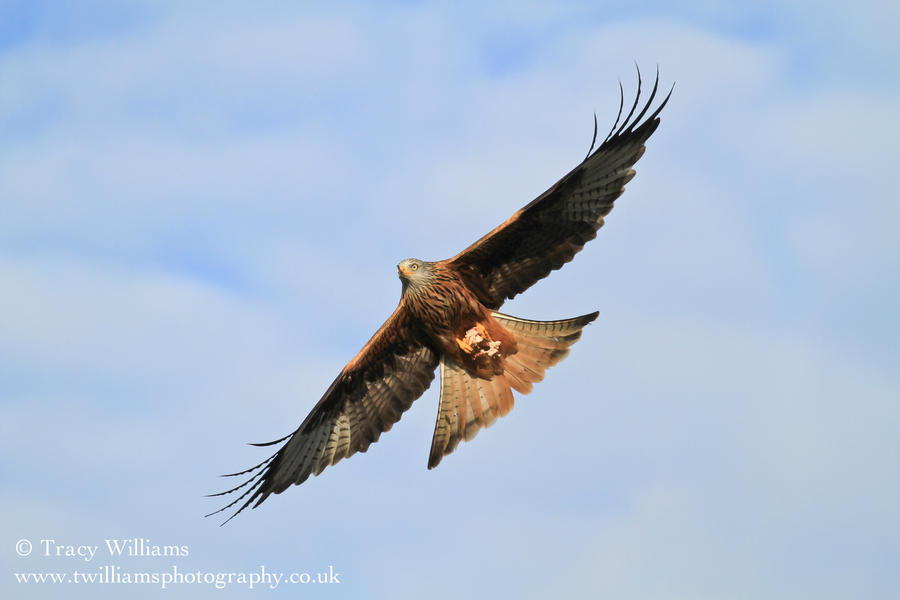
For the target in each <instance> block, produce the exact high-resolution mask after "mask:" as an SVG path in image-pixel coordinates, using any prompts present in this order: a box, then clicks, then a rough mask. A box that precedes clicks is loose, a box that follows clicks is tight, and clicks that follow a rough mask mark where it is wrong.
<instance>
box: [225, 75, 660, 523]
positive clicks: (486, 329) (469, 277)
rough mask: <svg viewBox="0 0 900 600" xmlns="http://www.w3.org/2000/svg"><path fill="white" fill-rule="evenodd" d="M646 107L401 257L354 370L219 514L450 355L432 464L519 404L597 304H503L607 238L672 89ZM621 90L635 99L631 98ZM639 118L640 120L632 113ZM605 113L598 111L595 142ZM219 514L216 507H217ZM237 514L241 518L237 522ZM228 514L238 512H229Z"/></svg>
mask: <svg viewBox="0 0 900 600" xmlns="http://www.w3.org/2000/svg"><path fill="white" fill-rule="evenodd" d="M658 83H659V77H658V76H657V79H656V82H655V83H654V86H653V90H652V91H651V93H650V98H649V100H647V102H646V103H645V105H644V106H643V108H642V110H641V111H640V112H639V113H638V114H637V116H635V115H634V113H635V111H636V110H637V107H638V102H639V99H640V95H641V83H640V72H638V91H637V94H636V97H635V100H634V104H633V105H632V107H631V110H630V111H629V113H628V115H627V116H626V117H625V119H624V120H622V122H621V124H620V123H619V121H620V119H621V116H622V108H623V105H624V103H620V105H619V116H618V117H617V118H616V122H615V124H614V125H613V127H612V129H611V130H610V133H609V134H608V135H607V137H606V139H605V140H604V141H603V143H601V144H600V146H599V147H598V148H597V149H596V150H594V144H593V143H592V144H591V150H590V151H588V155H587V157H586V158H585V159H584V160H583V161H582V162H581V163H580V164H579V165H578V166H576V167H575V168H574V169H572V171H570V172H569V173H568V174H566V175H565V176H564V177H563V178H562V179H560V180H559V181H558V182H556V183H555V184H554V185H553V186H551V187H550V189H548V190H547V191H546V192H544V193H543V194H541V195H540V196H538V197H537V198H536V199H535V200H534V201H532V202H531V203H529V204H528V205H527V206H525V207H524V208H522V209H521V210H519V211H518V212H516V213H515V214H514V215H513V216H512V217H510V218H509V219H508V220H507V221H506V222H505V223H503V224H501V225H500V226H498V227H497V228H496V229H494V230H493V231H491V232H490V233H488V234H487V235H485V236H484V237H482V238H481V239H480V240H478V241H477V242H475V243H474V244H472V245H471V246H469V247H468V248H466V249H465V250H463V251H462V252H460V253H459V254H457V255H456V256H454V257H453V258H451V259H448V260H443V261H439V262H426V261H421V260H417V259H406V260H404V261H402V262H401V263H400V264H399V265H398V266H397V269H398V272H399V276H400V279H401V281H402V283H403V292H402V294H401V297H400V304H399V305H398V306H397V308H396V310H394V312H393V314H392V315H391V316H390V317H389V318H388V320H387V321H386V322H385V323H384V325H382V326H381V328H380V329H379V330H378V331H377V332H376V333H375V335H374V336H372V339H370V340H369V342H368V343H367V344H366V345H365V346H364V347H363V348H362V350H360V352H359V353H358V354H357V355H356V356H355V357H354V358H353V359H352V360H351V361H350V362H349V363H347V365H346V366H345V367H344V368H343V370H342V371H341V372H340V374H339V375H338V376H337V378H336V379H335V380H334V382H333V383H332V384H331V386H330V387H329V388H328V390H327V391H326V392H325V394H324V395H323V396H322V398H321V399H320V400H319V402H318V403H317V404H316V405H315V406H314V407H313V409H312V411H311V412H310V413H309V415H308V416H307V417H306V419H304V420H303V423H301V424H300V427H298V428H297V429H296V430H295V431H294V432H293V433H291V434H289V435H287V436H285V437H283V438H281V439H278V440H275V441H273V442H269V443H266V444H257V445H259V446H270V445H274V444H278V443H281V442H285V443H284V445H283V446H282V447H281V448H280V449H279V450H278V451H277V452H275V454H273V455H272V456H270V457H269V458H267V459H266V460H264V461H263V462H261V463H259V464H258V465H256V466H254V467H251V468H250V469H247V470H244V471H241V472H239V473H232V474H231V476H234V475H248V476H249V479H248V480H247V481H245V482H244V483H242V484H241V485H239V486H237V487H235V488H232V489H230V490H227V491H225V492H221V493H220V494H213V495H214V496H221V495H224V494H230V493H233V492H236V491H239V490H242V489H244V488H246V490H244V491H243V493H242V494H241V495H240V496H239V497H238V498H236V499H235V500H234V501H233V502H231V503H230V504H228V505H227V506H225V507H223V508H221V509H219V510H218V511H216V513H218V512H221V511H223V510H226V509H228V508H230V507H232V506H234V505H236V504H238V503H240V502H242V501H243V503H242V504H240V506H239V507H238V509H237V510H236V511H235V513H234V514H233V515H232V516H231V517H230V518H233V517H234V516H235V515H237V514H238V513H240V512H241V511H242V510H244V509H245V508H246V507H247V506H249V505H250V504H251V503H254V502H255V504H254V505H253V506H254V507H256V506H259V504H260V503H262V502H263V501H264V500H265V499H266V498H268V497H269V496H270V495H271V494H278V493H281V492H283V491H284V490H286V489H287V488H288V487H290V486H291V485H296V484H300V483H303V482H304V481H306V479H307V478H308V477H309V476H310V474H312V475H318V474H319V473H321V472H322V470H323V469H325V467H327V466H329V465H333V464H335V463H336V462H338V461H339V460H341V459H342V458H346V457H349V456H351V455H353V454H355V453H356V452H365V451H366V449H367V448H368V447H369V445H370V444H371V443H373V442H375V441H377V440H378V438H379V436H380V435H381V434H382V433H383V432H385V431H388V430H389V429H390V428H391V427H392V426H393V425H394V423H396V422H397V421H398V420H399V419H400V416H401V415H402V414H403V412H404V411H406V410H407V409H408V408H409V407H410V406H411V405H412V403H413V401H414V400H416V398H418V397H419V396H421V395H422V393H423V392H424V391H425V390H426V389H427V388H428V386H429V385H430V384H431V381H432V379H433V378H434V371H435V369H436V368H437V367H438V366H439V365H440V372H441V394H440V405H439V408H438V415H437V422H436V423H435V428H434V437H433V440H432V444H431V452H430V454H429V457H428V468H429V469H430V468H433V467H435V466H437V465H438V463H439V462H440V461H441V459H442V458H443V457H444V456H445V455H447V454H450V453H451V452H453V450H454V449H455V448H456V446H457V444H458V443H459V442H460V440H470V439H472V438H473V437H475V435H476V434H477V433H478V431H479V430H480V429H482V428H484V427H487V426H489V425H490V424H491V423H493V422H494V420H495V419H497V418H498V417H502V416H503V415H505V414H507V413H508V412H509V411H510V410H511V409H512V407H513V394H512V390H513V389H515V390H516V391H518V392H519V393H522V394H527V393H529V392H530V391H531V389H532V386H533V385H534V384H535V383H537V382H538V381H541V379H543V377H544V372H545V370H546V369H548V368H549V367H551V366H553V365H554V364H556V363H557V362H559V361H560V360H562V359H563V358H565V356H566V355H567V354H568V353H569V347H570V346H571V345H572V344H574V343H575V342H576V341H577V340H578V338H579V337H580V336H581V330H582V328H583V327H584V326H585V325H586V324H588V323H590V322H591V321H593V320H594V319H595V318H596V317H597V314H598V313H596V312H594V313H591V314H588V315H584V316H581V317H576V318H574V319H565V320H562V321H528V320H525V319H518V318H516V317H511V316H508V315H504V314H501V313H499V312H496V311H497V309H499V308H500V306H501V305H502V304H503V302H504V301H506V300H507V299H510V298H512V297H514V296H515V295H516V294H519V293H521V292H523V291H524V290H526V289H528V288H529V287H530V286H531V285H532V284H534V283H535V282H536V281H537V280H539V279H541V278H543V277H546V276H547V275H548V274H549V273H550V271H552V270H554V269H559V268H560V267H562V265H563V264H564V263H566V262H568V261H570V260H572V257H573V256H574V255H575V253H577V252H578V251H579V250H581V249H582V248H583V247H584V245H585V243H587V242H588V241H590V240H591V239H593V238H594V237H596V235H597V230H598V229H600V227H601V226H602V225H603V219H604V217H605V216H606V215H607V214H608V213H609V211H610V210H612V207H613V202H614V201H615V200H616V198H618V197H619V196H620V195H621V194H622V192H623V191H624V189H625V188H624V186H625V184H626V183H627V182H628V181H630V180H631V178H632V177H634V170H633V169H632V166H633V165H634V164H635V163H636V162H637V160H638V159H639V158H640V157H641V155H642V154H643V153H644V142H645V141H646V140H647V138H649V137H650V135H651V134H652V133H653V132H654V131H655V130H656V127H657V126H658V125H659V118H658V115H659V113H660V111H661V110H662V108H663V107H664V106H665V104H666V102H667V101H668V99H669V96H670V95H671V90H670V91H669V95H667V96H666V97H665V98H664V99H663V100H662V102H660V104H659V106H658V107H657V108H656V109H655V110H654V111H653V113H652V114H650V115H649V116H648V117H647V118H646V119H644V116H645V115H646V113H647V112H648V110H649V109H650V108H651V105H652V104H653V100H654V98H655V97H656V92H657V87H658ZM619 89H620V97H621V98H622V99H623V100H624V96H623V95H622V94H621V92H622V89H621V85H620V87H619ZM632 117H634V118H632ZM596 138H597V122H596V117H595V119H594V142H596ZM210 514H215V513H210ZM230 518H229V520H230ZM226 522H227V521H226Z"/></svg>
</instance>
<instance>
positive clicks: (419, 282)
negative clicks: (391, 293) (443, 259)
mask: <svg viewBox="0 0 900 600" xmlns="http://www.w3.org/2000/svg"><path fill="white" fill-rule="evenodd" d="M432 264H433V263H429V262H425V261H424V260H419V259H418V258H407V259H406V260H402V261H400V264H399V265H397V275H399V276H400V281H402V282H403V291H404V292H405V291H406V290H407V289H408V288H412V289H414V290H415V289H418V288H419V287H421V286H423V285H426V284H428V283H429V282H430V281H431V277H432V274H433V270H432Z"/></svg>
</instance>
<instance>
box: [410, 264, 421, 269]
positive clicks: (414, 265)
mask: <svg viewBox="0 0 900 600" xmlns="http://www.w3.org/2000/svg"><path fill="white" fill-rule="evenodd" d="M418 268H419V265H418V264H417V263H413V264H411V265H409V270H410V271H415V270H416V269H418Z"/></svg>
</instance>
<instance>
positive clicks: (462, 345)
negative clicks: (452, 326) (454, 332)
mask: <svg viewBox="0 0 900 600" xmlns="http://www.w3.org/2000/svg"><path fill="white" fill-rule="evenodd" d="M456 343H457V345H458V346H459V347H460V348H461V349H462V351H463V352H465V353H466V354H472V350H473V348H472V346H470V345H469V344H467V343H466V342H465V340H461V339H457V340H456Z"/></svg>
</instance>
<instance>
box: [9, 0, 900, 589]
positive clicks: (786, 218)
mask: <svg viewBox="0 0 900 600" xmlns="http://www.w3.org/2000/svg"><path fill="white" fill-rule="evenodd" d="M186 4H187V3H177V2H153V3H140V2H135V3H128V4H124V3H107V2H99V1H97V2H89V3H79V4H78V5H77V7H73V6H69V5H67V6H66V7H63V6H61V5H59V4H58V3H42V2H0V81H2V82H3V84H2V85H0V406H2V411H3V418H2V419H0V432H2V435H0V445H2V448H3V456H4V475H5V476H4V477H3V478H2V482H0V489H2V496H0V505H2V510H3V514H4V515H5V519H4V526H3V528H2V533H3V535H2V539H0V560H2V563H3V565H4V567H5V570H6V575H4V579H3V584H2V586H3V588H4V589H5V590H7V592H5V593H4V596H6V597H13V596H14V597H22V598H43V597H58V596H59V594H60V588H59V587H56V588H54V587H52V586H51V585H49V584H47V585H44V586H38V585H33V584H32V585H29V586H25V585H20V584H16V583H15V579H14V575H13V574H14V573H16V572H26V571H72V570H75V569H77V568H83V569H85V570H88V571H90V570H96V569H97V568H99V567H100V566H101V564H115V565H117V566H120V567H121V568H122V569H123V570H133V571H137V570H143V571H164V570H166V569H169V568H171V566H172V565H173V564H175V565H177V567H178V568H179V569H183V570H185V571H188V570H193V571H196V570H203V571H206V572H228V571H234V572H239V571H244V572H250V571H254V570H258V569H259V566H260V565H264V566H265V567H266V569H267V570H269V571H284V572H290V571H297V572H303V571H312V572H317V571H321V570H327V567H328V565H334V568H335V570H337V571H338V572H340V573H341V581H342V583H341V584H340V585H333V586H313V587H310V586H304V587H301V588H299V592H298V591H297V586H293V587H292V586H288V585H281V586H279V587H278V588H277V589H274V590H269V589H255V590H253V593H255V594H257V595H258V596H260V597H263V596H265V597H275V596H280V597H293V595H295V594H296V593H302V594H306V595H309V596H310V597H320V596H321V597H326V598H357V597H361V596H362V595H363V594H365V595H366V596H367V597H375V598H381V597H385V598H386V597H390V598H419V597H433V598H451V597H452V598H458V597H460V596H461V595H463V594H465V595H466V596H470V597H488V596H491V595H495V596H496V595H498V594H503V595H504V596H507V597H521V598H544V597H547V596H548V595H549V594H551V593H552V594H554V595H559V596H560V597H611V598H636V599H642V598H660V597H681V598H692V599H695V598H725V597H727V598H762V597H765V598H785V599H787V598H799V597H805V598H813V597H814V598H822V599H827V598H848V597H867V598H880V597H893V596H895V595H896V593H897V591H898V589H900V576H898V571H897V568H896V559H895V558H894V557H896V556H898V555H900V511H898V509H897V507H898V506H900V478H898V477H897V473H898V460H897V458H898V456H900V438H898V436H897V432H898V431H900V405H898V398H900V370H898V369H897V365H898V364H900V351H898V345H897V341H896V340H897V339H898V337H900V318H898V316H897V315H898V313H897V306H898V305H900V277H898V273H900V269H898V263H900V241H898V239H897V236H896V231H898V230H900V208H898V204H897V202H896V199H897V198H898V197H900V185H898V181H900V180H898V173H897V168H896V167H897V157H898V156H900V145H898V139H900V120H898V119H897V117H896V107H897V106H898V105H900V76H898V73H897V70H896V68H895V65H896V64H897V61H898V59H900V46H898V44H897V43H896V39H895V38H896V32H895V30H894V29H895V26H894V24H895V23H896V22H897V17H898V14H897V13H898V9H897V8H896V7H894V6H893V5H890V4H888V3H884V4H878V3H862V4H860V5H859V6H858V7H857V8H855V9H854V10H853V11H850V12H848V11H845V10H842V8H841V7H837V6H836V7H834V8H831V7H829V6H825V5H820V4H817V3H816V4H814V3H809V2H787V3H760V4H756V5H753V6H752V7H751V6H750V5H746V4H741V3H734V4H730V5H729V4H727V3H706V2H694V3H687V4H684V5H682V6H680V7H678V8H674V7H672V6H671V5H670V4H665V5H656V3H652V2H650V3H637V4H632V5H631V7H630V8H622V7H621V6H620V3H615V4H613V3H610V4H609V5H607V6H603V5H602V4H600V3H556V4H554V5H553V6H552V7H548V6H542V5H539V4H531V3H499V4H496V5H493V6H491V7H483V6H480V5H478V4H455V5H454V6H453V8H451V7H450V5H444V4H436V3H417V2H398V3H388V4H356V5H349V4H348V5H329V7H327V8H323V7H317V6H306V5H301V4H295V3H287V2H284V3H277V2H276V3H267V4H266V5H265V6H259V5H254V6H253V7H249V5H246V4H244V3H236V2H233V3H215V4H214V5H213V4H203V3H197V4H193V5H191V6H187V5H186ZM635 62H637V63H638V64H639V65H640V66H641V67H642V68H643V70H644V72H645V74H650V73H652V72H653V69H654V68H656V66H657V65H659V70H660V78H661V81H662V83H663V85H665V86H668V85H670V84H671V83H672V82H675V83H676V87H675V92H674V94H673V97H672V100H671V102H670V103H669V105H668V106H667V107H666V109H665V111H664V113H663V120H662V125H661V126H660V128H659V130H658V131H657V133H656V134H654V137H653V138H652V139H651V140H650V143H649V145H648V149H647V153H646V154H645V156H644V157H643V158H642V159H641V161H640V162H639V163H638V165H637V171H638V175H637V177H636V178H635V179H634V180H633V181H632V182H631V183H630V184H629V186H628V190H627V192H626V194H625V195H624V196H623V197H622V198H621V199H620V201H619V202H618V203H617V207H616V209H615V211H613V213H612V214H611V215H610V217H609V218H608V220H607V225H606V226H605V227H604V228H603V229H602V230H601V232H600V234H599V236H598V238H597V239H596V240H595V241H593V242H591V244H589V245H588V246H587V248H586V249H585V250H584V252H583V253H581V254H579V255H578V257H577V258H576V259H575V260H574V261H573V262H572V263H571V264H569V265H567V266H566V267H565V268H564V269H563V270H562V271H559V272H556V273H554V274H553V275H552V276H551V277H550V278H548V279H547V280H544V281H542V282H540V283H539V284H537V285H536V286H535V287H534V288H532V289H531V290H529V291H528V293H526V294H524V295H523V296H521V297H519V298H516V300H515V301H513V302H511V303H509V304H507V305H506V306H505V309H504V310H505V311H506V312H508V313H510V314H514V315H517V316H522V317H527V318H537V319H552V318H563V317H569V316H574V315H577V314H583V313H586V312H590V311H592V310H599V311H600V313H601V316H600V318H599V319H598V320H597V322H596V323H595V324H593V325H591V326H590V327H589V328H588V329H587V330H586V332H585V335H584V337H583V339H582V341H580V342H579V343H578V345H577V346H576V347H575V348H574V350H573V352H572V354H571V356H570V357H569V358H568V359H566V361H564V362H563V363H561V364H560V365H559V366H557V367H555V368H554V369H553V370H551V371H550V372H549V374H548V376H547V378H546V380H545V381H544V382H542V383H541V384H540V385H538V386H536V388H535V391H534V392H533V393H532V394H531V395H529V396H526V397H518V398H517V406H516V409H515V410H514V411H513V412H512V413H511V414H510V415H509V416H507V417H506V418H504V419H503V420H501V421H500V422H498V423H496V424H495V425H494V426H493V427H491V428H490V429H489V430H487V431H486V432H483V433H482V434H481V435H479V436H478V438H477V439H476V440H474V441H472V442H470V443H466V444H463V445H462V446H461V447H460V448H458V449H457V451H456V452H455V453H454V454H453V455H451V456H450V457H448V458H447V459H445V460H444V461H443V462H442V463H441V465H440V467H439V468H438V469H436V470H434V471H430V472H429V471H427V470H426V468H425V465H426V459H427V455H428V449H429V444H430V439H431V434H432V430H433V423H434V416H435V412H436V409H437V386H434V388H433V389H431V390H429V391H428V392H426V394H425V395H424V396H423V397H422V398H421V399H420V400H419V401H418V402H416V403H415V405H414V406H413V408H412V409H411V410H410V411H409V412H408V413H407V414H406V415H405V416H404V418H403V420H402V421H401V422H400V423H399V424H398V425H397V426H395V427H394V429H393V430H392V431H391V432H390V433H388V434H386V435H384V436H383V437H382V439H381V441H379V442H378V444H376V445H374V446H372V447H371V448H370V450H369V452H367V453H366V454H363V455H358V456H354V457H353V458H352V459H351V460H348V461H344V462H342V463H340V464H339V465H337V466H335V467H333V468H330V469H328V470H327V471H325V473H324V474H323V475H322V476H320V477H317V478H314V479H313V480H311V481H308V482H307V483H305V484H304V485H303V486H301V487H298V488H293V489H291V490H289V491H288V492H286V493H284V494H282V495H280V496H274V497H272V498H270V499H269V500H268V501H267V502H266V503H265V504H264V505H263V506H262V507H261V508H260V509H258V510H255V511H250V512H247V513H245V514H242V515H241V516H240V517H239V518H238V519H235V520H234V521H232V522H231V523H229V524H228V526H227V527H224V528H219V527H218V526H217V525H218V521H213V520H211V519H203V518H202V515H203V514H205V513H206V512H209V511H210V510H211V509H214V508H217V507H218V503H217V502H216V501H213V500H209V499H206V498H203V494H206V493H209V492H212V491H218V490H219V489H223V486H224V485H225V484H227V482H225V481H223V480H221V479H219V478H218V477H216V475H217V474H219V473H224V472H231V471H234V470H237V469H239V468H243V467H245V466H250V465H251V464H254V463H255V462H258V461H259V460H261V459H262V458H263V457H264V456H265V455H266V454H265V453H264V452H263V451H261V450H259V449H256V448H252V447H248V446H246V445H244V442H255V441H265V440H269V439H274V438H276V437H280V436H281V435H283V434H285V433H287V432H288V431H291V430H293V429H294V428H295V427H296V425H297V424H298V423H299V422H300V420H302V418H303V417H304V416H305V415H306V413H307V412H308V410H309V409H310V408H311V407H312V405H313V404H314V403H315V402H316V401H317V400H318V398H319V397H320V395H321V393H322V392H323V391H324V390H325V388H326V387H327V385H328V384H329V383H330V382H331V380H332V379H333V378H334V376H335V374H336V373H337V372H338V371H339V370H340V368H341V367H342V366H343V365H344V363H345V362H346V361H347V360H348V359H349V358H351V357H352V356H353V355H354V354H355V353H356V351H357V350H358V349H359V347H360V346H361V345H362V344H363V343H364V342H365V341H366V340H367V339H368V338H369V336H370V335H371V334H372V333H373V332H374V331H375V329H376V328H377V327H378V326H379V325H380V324H381V322H382V321H383V320H384V319H385V318H386V317H387V315H388V314H389V313H390V311H391V310H392V309H393V307H394V306H395V305H396V302H397V299H398V297H399V293H400V284H399V281H397V279H396V271H395V265H396V263H397V262H398V261H399V260H401V259H403V258H406V257H408V256H417V257H421V258H424V259H440V258H446V257H448V256H451V255H453V254H455V253H456V252H457V251H458V250H459V249H460V248H462V247H464V246H465V245H467V244H469V243H471V242H472V241H474V240H475V239H477V238H478V237H480V236H481V235H482V234H483V233H485V232H487V231H488V230H490V229H491V228H492V227H494V226H495V225H496V224H497V223H499V222H501V221H502V220H503V219H505V218H507V217H508V216H509V215H510V214H511V213H512V212H513V211H515V210H516V209H518V208H519V207H520V206H522V205H524V204H525V203H527V202H528V201H530V200H531V199H532V198H534V197H535V196H536V195H538V194H539V193H540V192H542V191H543V190H544V189H546V188H547V187H548V186H549V185H550V184H551V183H553V182H554V181H556V180H557V179H558V178H559V176H560V175H562V174H563V173H565V172H566V171H567V170H568V169H569V168H571V167H572V166H573V165H574V164H575V163H576V162H577V161H578V160H580V159H581V158H582V157H583V155H584V152H585V151H586V149H587V146H588V145H589V142H590V134H591V131H592V125H593V124H592V115H593V113H594V112H595V111H596V112H597V114H598V118H599V120H600V124H601V129H602V125H603V124H604V123H607V124H608V123H609V122H611V120H612V119H614V117H615V110H616V108H617V106H618V82H619V81H620V80H621V81H622V83H623V85H624V88H625V91H626V94H628V93H630V92H633V90H634V87H635V83H636V82H635V75H634V63H635ZM127 537H142V538H147V539H149V540H151V543H153V544H160V545H169V544H172V545H186V546H188V547H189V550H190V555H189V556H188V557H180V558H177V559H175V560H173V559H154V558H135V559H121V560H118V561H111V560H108V559H106V560H103V561H102V563H101V559H100V558H97V559H95V560H94V561H93V562H90V563H83V564H80V565H79V564H78V563H77V562H73V560H72V559H65V558H60V559H53V558H47V557H43V556H37V555H32V556H29V557H27V558H20V557H18V556H17V555H16V552H15V545H16V542H17V541H18V540H20V539H28V540H30V541H32V542H34V544H35V546H37V544H38V540H40V539H48V538H53V539H55V540H57V542H59V543H61V544H73V545H81V544H85V545H93V544H102V543H103V540H105V539H108V538H127ZM63 589H64V593H65V595H66V596H67V597H76V598H77V597H91V598H94V597H120V596H121V593H122V589H123V588H122V587H119V586H96V585H95V586H89V585H80V586H78V585H67V586H64V588H63ZM128 593H129V595H133V596H134V597H146V598H155V597H158V596H160V595H162V594H163V593H165V594H166V595H167V596H168V597H177V598H181V597H191V598H194V597H207V596H213V595H214V596H216V597H239V596H243V595H245V594H247V593H248V592H247V591H246V587H245V586H242V585H239V584H235V585H233V586H231V587H229V588H227V589H226V590H224V591H220V590H215V589H213V588H211V587H209V586H203V585H193V586H192V585H182V586H180V587H176V588H172V589H169V590H166V591H165V592H163V591H162V590H160V589H158V587H155V586H153V585H143V586H131V587H129V588H128Z"/></svg>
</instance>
